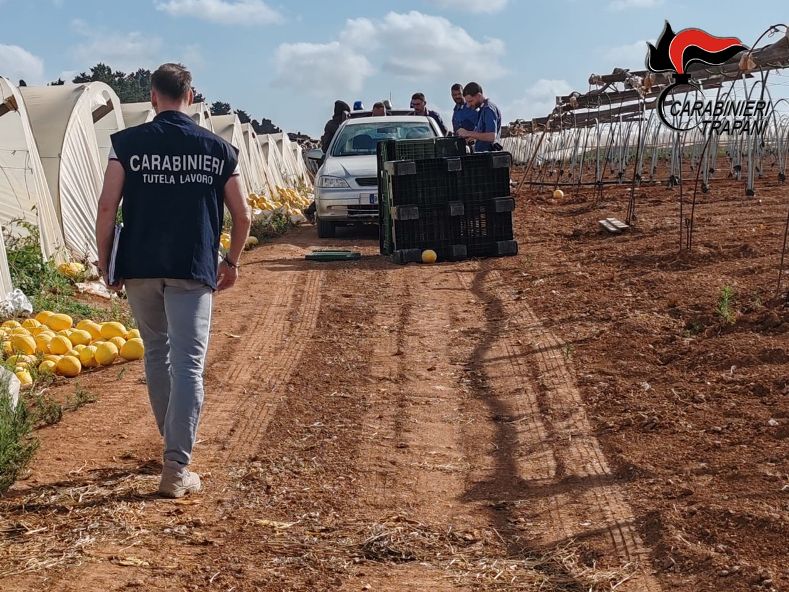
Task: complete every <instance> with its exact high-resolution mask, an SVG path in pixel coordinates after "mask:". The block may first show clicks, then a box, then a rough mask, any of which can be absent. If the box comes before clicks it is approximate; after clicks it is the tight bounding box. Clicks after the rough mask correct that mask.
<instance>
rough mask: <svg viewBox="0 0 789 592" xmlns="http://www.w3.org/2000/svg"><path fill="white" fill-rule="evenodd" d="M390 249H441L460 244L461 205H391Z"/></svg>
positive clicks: (462, 222) (462, 221)
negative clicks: (391, 247)
mask: <svg viewBox="0 0 789 592" xmlns="http://www.w3.org/2000/svg"><path fill="white" fill-rule="evenodd" d="M390 216H391V220H392V222H391V224H392V246H393V251H400V250H404V249H420V250H426V249H432V250H434V251H436V252H437V253H438V252H444V250H445V249H446V248H449V247H451V246H452V245H455V244H462V241H461V237H462V235H463V224H464V222H465V218H464V215H463V204H461V203H459V202H455V203H450V204H444V205H440V206H414V205H407V206H393V207H391V208H390Z"/></svg>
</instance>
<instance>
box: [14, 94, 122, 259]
mask: <svg viewBox="0 0 789 592" xmlns="http://www.w3.org/2000/svg"><path fill="white" fill-rule="evenodd" d="M20 91H21V93H22V97H23V98H24V102H25V105H26V107H27V111H28V114H29V117H30V122H31V127H32V129H33V136H34V138H35V140H36V145H37V146H38V152H39V155H40V157H41V162H42V164H43V167H44V172H45V174H46V178H47V182H48V185H49V190H50V193H51V194H52V198H53V200H54V203H55V210H56V212H57V215H58V221H59V223H60V228H61V230H62V232H63V236H64V239H65V243H66V246H67V247H68V249H69V250H70V251H71V252H72V253H73V254H75V255H77V256H79V257H87V258H88V259H89V260H91V261H93V260H95V259H96V258H97V257H98V254H97V250H96V239H95V234H94V224H95V220H96V211H97V206H98V200H99V194H100V192H101V186H102V182H103V179H104V170H105V169H106V165H107V156H108V154H109V151H110V148H111V143H110V135H111V134H112V133H114V132H115V131H118V130H119V129H123V120H122V115H121V112H120V102H119V101H118V97H117V95H116V94H115V92H114V91H113V90H112V89H111V88H110V87H109V86H107V85H106V84H103V83H98V82H93V83H90V84H81V85H63V86H46V87H24V88H22V89H20Z"/></svg>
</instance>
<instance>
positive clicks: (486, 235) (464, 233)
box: [459, 197, 515, 245]
mask: <svg viewBox="0 0 789 592" xmlns="http://www.w3.org/2000/svg"><path fill="white" fill-rule="evenodd" d="M463 206H464V212H463V223H462V226H461V229H460V232H461V235H460V237H459V238H460V239H462V241H463V242H464V243H465V244H468V245H471V244H477V243H488V242H498V241H507V240H512V239H513V238H514V233H513V224H512V212H513V211H514V210H515V200H514V199H513V198H511V197H499V198H494V199H486V200H478V201H473V202H466V203H464V204H463Z"/></svg>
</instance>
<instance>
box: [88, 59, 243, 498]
mask: <svg viewBox="0 0 789 592" xmlns="http://www.w3.org/2000/svg"><path fill="white" fill-rule="evenodd" d="M151 103H153V107H154V109H155V111H156V113H157V115H156V117H155V118H154V120H153V121H151V122H150V123H146V124H143V125H139V126H136V127H132V128H128V129H125V130H122V131H120V132H118V133H116V134H113V135H112V152H111V153H110V161H109V163H108V165H107V171H106V174H105V177H104V188H103V189H102V192H101V197H100V198H99V204H98V215H97V218H96V242H97V245H98V253H99V271H100V272H101V274H102V276H103V277H104V280H105V282H106V283H107V285H109V286H111V287H113V288H114V289H116V290H119V289H120V288H121V287H122V285H123V284H124V283H125V285H126V294H127V295H128V298H129V304H130V306H131V309H132V313H133V314H134V318H135V320H136V322H137V326H138V327H139V330H140V335H141V336H142V340H143V343H144V344H145V376H146V384H147V387H148V396H149V399H150V402H151V407H152V409H153V413H154V416H155V418H156V424H157V426H158V428H159V433H160V434H161V436H162V438H163V439H164V455H163V456H164V463H163V467H162V478H161V481H160V483H159V493H160V494H162V495H164V496H167V497H181V496H183V495H185V494H187V493H196V492H198V491H200V487H201V484H200V477H199V476H198V475H197V474H196V473H193V472H191V471H189V470H188V469H187V466H188V465H189V462H190V461H191V457H192V448H193V446H194V443H195V438H196V435H197V425H198V422H199V419H200V410H201V408H202V405H203V368H204V364H205V355H206V351H207V349H208V334H209V330H210V326H211V304H212V299H213V293H214V291H215V290H225V289H227V288H230V287H232V286H233V284H234V283H235V281H236V279H237V278H238V266H239V257H240V256H241V251H242V250H243V248H244V242H245V240H246V238H247V234H248V232H249V226H250V214H249V208H248V206H247V203H246V199H245V196H244V190H243V189H242V186H241V181H240V179H239V174H238V169H237V166H238V157H237V153H238V151H237V150H236V148H234V147H233V146H231V145H230V144H228V143H227V142H225V141H224V140H222V138H220V137H219V136H216V135H214V134H213V133H211V132H209V131H208V130H205V129H203V128H201V127H200V126H198V125H197V124H196V123H195V122H194V121H193V120H192V118H191V117H190V116H189V115H188V109H189V105H190V104H191V103H192V75H191V74H190V73H189V71H188V70H187V69H186V68H184V67H183V66H182V65H180V64H164V65H162V66H160V67H159V68H158V69H157V70H156V72H154V73H153V75H152V76H151ZM121 198H123V206H122V210H123V224H124V227H123V230H122V232H121V233H120V241H119V246H118V249H117V255H116V257H115V258H114V262H115V273H112V274H111V273H110V272H111V270H110V261H112V260H113V257H112V251H113V244H114V235H115V218H116V215H117V212H118V206H119V204H120V201H121ZM225 207H227V209H228V211H229V212H230V216H231V218H232V223H233V227H232V231H231V241H230V249H229V250H228V252H227V253H226V254H225V255H224V259H223V260H222V262H221V263H219V262H218V253H219V235H220V233H221V232H222V224H223V220H224V211H225Z"/></svg>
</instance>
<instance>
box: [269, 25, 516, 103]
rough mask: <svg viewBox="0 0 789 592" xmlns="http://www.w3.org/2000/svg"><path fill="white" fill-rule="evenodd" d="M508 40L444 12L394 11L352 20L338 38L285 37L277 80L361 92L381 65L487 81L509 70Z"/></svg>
mask: <svg viewBox="0 0 789 592" xmlns="http://www.w3.org/2000/svg"><path fill="white" fill-rule="evenodd" d="M504 51H505V50H504V43H503V42H502V41H500V40H498V39H485V40H482V41H479V40H477V39H474V38H473V37H472V36H471V35H469V34H468V33H467V32H466V31H465V29H463V28H461V27H458V26H456V25H453V24H452V23H451V22H450V21H448V20H447V19H445V18H442V17H436V16H429V15H425V14H422V13H420V12H417V11H412V12H409V13H404V14H400V13H395V12H390V13H389V14H387V15H386V16H385V17H384V18H383V19H368V18H357V19H350V20H348V21H347V22H346V24H345V28H344V29H343V30H342V31H341V32H340V34H339V36H338V38H337V40H336V41H332V42H330V43H284V44H282V45H280V46H279V48H278V49H277V51H276V54H275V57H274V63H275V66H276V69H277V82H278V84H281V85H286V86H290V87H293V88H296V89H300V90H305V91H308V92H310V93H312V94H320V95H345V94H346V93H347V92H349V91H350V92H353V93H357V92H359V91H360V90H362V88H363V87H364V83H365V82H366V80H367V78H369V77H370V76H372V75H373V74H375V73H376V69H375V68H373V66H372V65H371V64H380V70H382V71H384V72H387V73H389V74H391V75H395V76H399V77H401V78H404V79H407V80H410V81H425V82H429V81H432V80H434V79H435V78H436V77H443V76H446V74H447V73H451V74H452V77H453V79H454V78H456V79H458V80H472V79H477V80H479V81H480V82H481V83H482V84H483V85H484V84H485V83H486V82H487V81H488V80H491V79H494V78H500V77H501V76H503V75H504V74H505V73H506V70H505V69H504V66H503V65H502V64H501V62H500V58H501V57H502V56H503V55H504Z"/></svg>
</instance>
